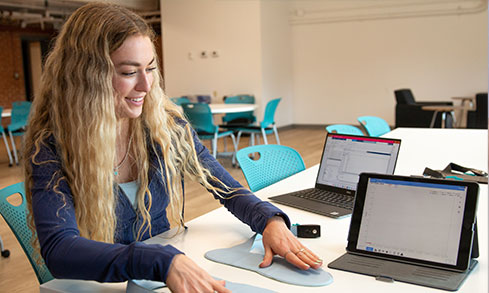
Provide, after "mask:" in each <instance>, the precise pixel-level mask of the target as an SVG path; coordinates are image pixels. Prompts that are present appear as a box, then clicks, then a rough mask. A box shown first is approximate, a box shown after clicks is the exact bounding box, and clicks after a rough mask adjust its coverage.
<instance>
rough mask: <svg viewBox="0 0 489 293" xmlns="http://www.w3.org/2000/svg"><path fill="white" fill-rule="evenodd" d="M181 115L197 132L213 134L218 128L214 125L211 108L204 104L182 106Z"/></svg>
mask: <svg viewBox="0 0 489 293" xmlns="http://www.w3.org/2000/svg"><path fill="white" fill-rule="evenodd" d="M182 108H183V113H185V116H187V119H188V121H190V124H192V127H193V128H194V129H195V130H196V131H197V132H199V131H200V132H202V131H204V132H207V133H215V132H216V131H217V130H218V127H217V126H215V125H214V120H213V117H212V112H211V108H210V107H209V105H208V104H204V103H186V104H182Z"/></svg>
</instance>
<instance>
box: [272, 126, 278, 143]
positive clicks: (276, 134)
mask: <svg viewBox="0 0 489 293" xmlns="http://www.w3.org/2000/svg"><path fill="white" fill-rule="evenodd" d="M273 132H275V139H276V140H277V144H280V139H279V138H278V131H277V126H276V125H275V124H273Z"/></svg>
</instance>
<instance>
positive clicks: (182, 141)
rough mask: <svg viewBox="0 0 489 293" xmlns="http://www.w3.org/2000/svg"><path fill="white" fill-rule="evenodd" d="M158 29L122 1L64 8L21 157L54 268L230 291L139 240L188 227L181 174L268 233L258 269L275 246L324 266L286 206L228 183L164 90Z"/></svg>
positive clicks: (291, 257) (164, 249)
mask: <svg viewBox="0 0 489 293" xmlns="http://www.w3.org/2000/svg"><path fill="white" fill-rule="evenodd" d="M153 37H154V36H153V32H152V30H151V29H150V28H149V27H148V25H147V24H146V23H145V22H144V20H143V19H142V18H140V17H139V16H137V15H136V14H134V13H132V12H130V11H128V10H127V9H125V8H122V7H119V6H116V5H111V4H102V3H91V4H87V5H85V6H83V7H81V8H79V9H78V10H77V11H75V12H74V13H73V14H72V15H71V16H70V18H69V19H68V21H67V22H66V23H65V25H64V26H63V28H62V30H61V32H60V34H59V36H58V38H57V40H56V43H55V45H54V48H53V50H52V52H51V53H50V55H49V56H48V58H47V60H46V63H45V67H44V72H43V76H42V83H41V84H42V88H41V91H40V95H39V96H37V97H36V98H35V100H34V103H33V110H32V114H31V117H30V123H29V127H28V132H27V134H26V146H25V155H24V158H25V162H24V165H25V182H26V192H27V200H28V206H29V210H30V212H31V213H30V214H31V215H32V216H33V219H31V226H32V228H33V229H36V231H37V235H38V239H39V244H40V252H41V255H42V257H43V258H44V260H45V262H46V265H47V266H48V268H49V270H50V271H51V273H52V274H53V276H55V277H57V278H71V279H88V280H97V281H102V282H111V281H112V282H114V281H125V280H128V279H149V280H156V281H164V282H166V284H167V285H168V287H169V288H170V289H171V290H172V291H177V292H181V291H182V292H207V291H209V292H214V291H217V292H228V290H227V289H226V288H225V287H224V282H223V281H216V280H214V279H213V278H212V277H210V276H209V275H208V274H207V273H206V272H205V271H203V270H202V269H201V268H199V267H198V266H197V265H196V264H195V263H193V262H192V260H190V259H189V258H187V257H186V256H185V255H184V254H183V253H182V252H180V251H179V250H177V249H176V248H174V247H172V246H170V245H167V246H161V245H148V244H144V243H142V242H141V241H142V240H145V239H147V238H149V237H151V236H152V235H156V234H159V233H162V232H164V231H166V230H168V229H169V228H170V224H169V220H172V222H174V223H180V225H182V226H183V218H182V214H181V211H182V207H183V194H182V193H183V191H182V181H183V178H184V177H188V178H190V179H191V180H196V181H198V182H200V183H201V184H202V185H203V186H204V187H205V188H207V189H208V190H209V191H210V192H211V193H213V195H214V197H216V198H217V199H219V200H220V201H221V203H222V204H224V206H226V208H227V209H229V210H230V211H231V212H232V213H233V214H235V215H236V216H237V217H238V218H239V219H240V220H241V221H243V222H245V223H246V224H248V225H250V227H251V229H253V230H254V231H256V232H259V233H262V234H263V244H264V247H265V251H266V253H265V257H264V259H263V262H262V264H260V266H261V267H265V266H268V265H270V264H271V261H272V257H273V255H274V254H278V255H280V256H282V257H285V258H286V259H287V260H288V261H289V262H291V263H292V264H294V265H296V266H297V267H299V268H301V269H309V268H310V267H312V268H319V267H320V266H321V260H319V259H318V257H317V256H316V255H314V254H313V253H312V252H311V251H309V250H308V249H307V248H304V247H303V246H302V245H301V244H300V242H299V241H298V240H297V239H296V238H295V237H294V236H293V235H292V234H291V232H290V231H289V229H288V226H290V222H289V219H288V218H287V216H286V215H285V214H283V213H282V212H281V211H280V210H279V209H277V208H276V207H274V206H273V205H271V204H269V203H267V202H262V201H260V200H259V199H258V198H256V197H255V196H254V195H253V194H251V193H250V192H249V191H248V190H246V189H244V188H243V187H242V186H241V185H240V184H239V183H238V182H237V181H235V180H234V179H233V178H232V177H231V176H230V175H229V173H228V172H227V171H226V170H225V169H224V168H223V167H222V166H221V165H220V164H219V163H218V162H217V161H216V160H215V159H214V158H213V157H212V156H211V155H210V154H209V152H208V150H207V149H206V148H205V147H204V146H203V145H202V144H201V143H200V141H199V140H198V138H197V136H196V134H195V132H194V131H193V130H192V129H191V128H190V126H189V124H188V123H187V122H186V121H185V120H184V118H183V117H182V115H181V114H180V113H179V111H178V109H177V107H176V106H175V105H174V104H173V103H171V102H170V101H169V99H168V98H167V97H166V96H165V95H164V93H163V91H162V89H161V87H160V84H161V77H160V74H159V71H158V64H157V60H156V54H155V50H154V46H153V43H152V41H153ZM167 211H168V214H167Z"/></svg>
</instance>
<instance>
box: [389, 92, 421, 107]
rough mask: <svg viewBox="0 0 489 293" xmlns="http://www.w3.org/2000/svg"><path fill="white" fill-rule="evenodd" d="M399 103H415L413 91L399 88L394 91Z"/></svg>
mask: <svg viewBox="0 0 489 293" xmlns="http://www.w3.org/2000/svg"><path fill="white" fill-rule="evenodd" d="M394 95H395V96H396V101H397V103H398V104H408V105H409V104H415V103H416V101H415V100H414V96H413V92H412V91H411V90H410V89H398V90H395V91H394Z"/></svg>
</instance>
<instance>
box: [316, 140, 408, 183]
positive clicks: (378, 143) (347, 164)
mask: <svg viewBox="0 0 489 293" xmlns="http://www.w3.org/2000/svg"><path fill="white" fill-rule="evenodd" d="M400 144H401V141H400V140H396V139H386V138H380V137H368V136H355V135H345V134H334V133H329V134H328V136H327V138H326V143H325V144H324V151H323V156H322V158H321V164H320V169H319V173H318V178H317V183H318V184H323V185H329V186H334V187H338V188H344V189H349V190H356V188H357V183H358V175H359V174H360V173H362V172H375V173H382V174H393V173H394V168H395V166H396V161H397V155H398V154H399V146H400Z"/></svg>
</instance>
